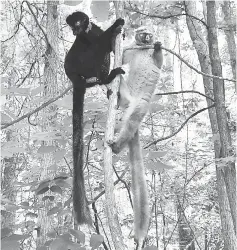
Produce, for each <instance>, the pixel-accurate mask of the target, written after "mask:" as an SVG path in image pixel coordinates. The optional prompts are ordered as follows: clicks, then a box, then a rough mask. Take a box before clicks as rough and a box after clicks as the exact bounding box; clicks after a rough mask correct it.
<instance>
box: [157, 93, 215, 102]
mask: <svg viewBox="0 0 237 250" xmlns="http://www.w3.org/2000/svg"><path fill="white" fill-rule="evenodd" d="M183 93H196V94H199V95H201V96H204V97H205V98H208V99H210V100H211V101H213V102H215V101H214V99H213V98H211V97H210V96H207V95H205V94H203V93H201V92H199V91H196V90H182V91H174V92H166V93H157V94H155V95H177V94H183Z"/></svg>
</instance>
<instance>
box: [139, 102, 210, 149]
mask: <svg viewBox="0 0 237 250" xmlns="http://www.w3.org/2000/svg"><path fill="white" fill-rule="evenodd" d="M213 107H215V104H212V105H210V106H208V107H206V108H203V109H200V110H198V111H197V112H195V113H193V114H192V115H190V116H189V117H188V119H187V120H186V121H185V122H184V123H182V125H181V126H180V127H179V129H177V130H176V131H175V132H174V133H172V134H171V135H168V136H166V137H163V138H160V139H158V140H156V141H153V142H151V143H149V144H148V145H147V146H145V147H144V149H146V148H149V147H150V146H152V145H154V144H156V143H158V142H160V141H164V140H167V139H169V138H171V137H173V136H175V135H176V134H178V133H179V132H180V131H181V130H182V129H183V127H184V126H185V125H186V124H187V123H188V121H189V120H190V119H191V118H193V117H194V116H196V115H198V114H199V113H201V112H203V111H205V110H207V109H210V108H213Z"/></svg>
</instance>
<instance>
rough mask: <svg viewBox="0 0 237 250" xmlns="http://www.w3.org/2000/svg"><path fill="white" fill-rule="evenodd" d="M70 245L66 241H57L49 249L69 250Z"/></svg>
mask: <svg viewBox="0 0 237 250" xmlns="http://www.w3.org/2000/svg"><path fill="white" fill-rule="evenodd" d="M67 246H68V243H67V242H66V241H65V240H64V239H56V240H54V241H52V242H51V244H50V246H49V249H50V250H65V249H68V247H67Z"/></svg>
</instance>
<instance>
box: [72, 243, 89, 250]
mask: <svg viewBox="0 0 237 250" xmlns="http://www.w3.org/2000/svg"><path fill="white" fill-rule="evenodd" d="M68 247H69V249H70V250H86V248H85V247H80V245H79V244H78V243H69V244H68Z"/></svg>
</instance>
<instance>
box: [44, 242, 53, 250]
mask: <svg viewBox="0 0 237 250" xmlns="http://www.w3.org/2000/svg"><path fill="white" fill-rule="evenodd" d="M51 242H53V240H47V241H45V243H44V245H45V246H46V247H49V246H50V244H51ZM47 250H48V248H47Z"/></svg>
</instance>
